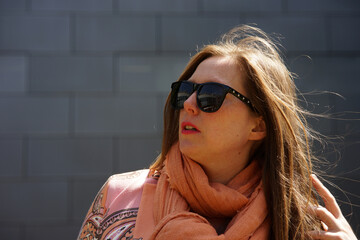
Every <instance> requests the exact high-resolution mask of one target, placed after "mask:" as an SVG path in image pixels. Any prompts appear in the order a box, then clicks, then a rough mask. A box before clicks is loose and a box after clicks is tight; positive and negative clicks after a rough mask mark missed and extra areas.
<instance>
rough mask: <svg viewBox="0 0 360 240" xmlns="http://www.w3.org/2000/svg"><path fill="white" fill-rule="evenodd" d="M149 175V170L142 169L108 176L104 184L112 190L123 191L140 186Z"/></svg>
mask: <svg viewBox="0 0 360 240" xmlns="http://www.w3.org/2000/svg"><path fill="white" fill-rule="evenodd" d="M148 175H149V169H142V170H137V171H131V172H126V173H119V174H114V175H112V176H110V177H109V178H108V180H107V182H106V184H108V186H109V187H111V188H113V189H123V188H127V187H129V186H132V185H135V186H133V187H136V186H141V185H142V184H144V183H145V180H146V178H147V177H148Z"/></svg>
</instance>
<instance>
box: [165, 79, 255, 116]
mask: <svg viewBox="0 0 360 240" xmlns="http://www.w3.org/2000/svg"><path fill="white" fill-rule="evenodd" d="M183 83H186V84H190V85H191V86H192V92H191V93H190V95H189V97H190V96H191V95H192V94H193V93H194V92H195V91H196V102H197V105H198V107H199V109H200V110H201V111H203V112H208V113H212V112H216V111H218V110H219V109H220V107H221V106H222V104H223V102H224V99H225V96H226V94H228V93H230V94H232V95H234V96H235V97H236V98H238V99H239V100H240V101H242V102H243V103H245V104H246V105H247V106H248V107H250V109H251V110H252V111H254V112H258V111H257V109H256V108H255V107H254V105H253V104H252V103H251V101H250V99H248V98H247V97H245V96H244V95H242V94H241V93H239V92H238V91H236V90H235V89H233V88H232V87H229V86H227V85H225V84H221V83H217V82H206V83H201V84H198V83H193V82H190V81H187V80H182V81H177V82H173V83H172V84H171V105H172V106H173V108H175V109H182V108H183V107H184V106H183V107H181V108H180V107H178V106H177V105H176V98H177V93H178V91H179V88H180V85H181V84H183ZM210 84H211V85H216V86H220V87H221V88H222V90H223V92H224V93H225V94H224V96H223V100H222V101H221V104H220V106H219V107H218V108H217V109H216V110H215V111H206V110H204V109H202V108H201V107H200V104H199V101H200V100H199V98H198V94H199V91H200V89H201V88H202V87H203V86H205V85H210ZM175 91H176V92H175ZM175 93H176V94H175ZM189 97H188V98H189Z"/></svg>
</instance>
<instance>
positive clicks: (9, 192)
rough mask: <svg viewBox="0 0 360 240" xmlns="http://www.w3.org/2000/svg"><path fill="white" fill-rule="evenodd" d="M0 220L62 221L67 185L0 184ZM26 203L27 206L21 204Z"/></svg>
mask: <svg viewBox="0 0 360 240" xmlns="http://www.w3.org/2000/svg"><path fill="white" fill-rule="evenodd" d="M0 190H1V192H2V193H5V194H3V195H2V197H1V198H2V199H1V201H2V203H3V204H1V205H0V211H1V216H2V218H3V219H6V220H7V221H8V222H13V221H16V222H34V221H55V220H65V219H66V215H67V184H66V183H62V182H51V181H46V182H24V183H0ZM25 199H26V204H24V200H25Z"/></svg>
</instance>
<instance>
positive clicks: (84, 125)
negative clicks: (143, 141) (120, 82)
mask: <svg viewBox="0 0 360 240" xmlns="http://www.w3.org/2000/svg"><path fill="white" fill-rule="evenodd" d="M156 107H157V105H156V97H154V96H144V95H142V96H141V95H139V94H137V95H134V94H132V95H131V96H119V97H102V98H95V97H94V98H92V97H86V98H85V97H84V98H79V99H77V102H76V113H75V115H76V117H75V119H76V122H75V128H76V130H75V131H76V132H77V133H106V134H118V133H126V134H139V133H144V134H146V133H155V132H156V128H155V126H156V124H157V118H158V116H157V114H156V113H157V112H156Z"/></svg>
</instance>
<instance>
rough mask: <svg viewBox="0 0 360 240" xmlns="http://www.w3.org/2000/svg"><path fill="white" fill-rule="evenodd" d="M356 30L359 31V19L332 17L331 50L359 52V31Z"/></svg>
mask: <svg viewBox="0 0 360 240" xmlns="http://www.w3.org/2000/svg"><path fill="white" fill-rule="evenodd" d="M358 3H359V4H358V5H359V6H360V2H358ZM358 9H359V8H358ZM356 29H360V17H334V18H333V19H332V20H331V46H332V50H335V51H360V31H357V30H356ZM358 66H359V65H358Z"/></svg>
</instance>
